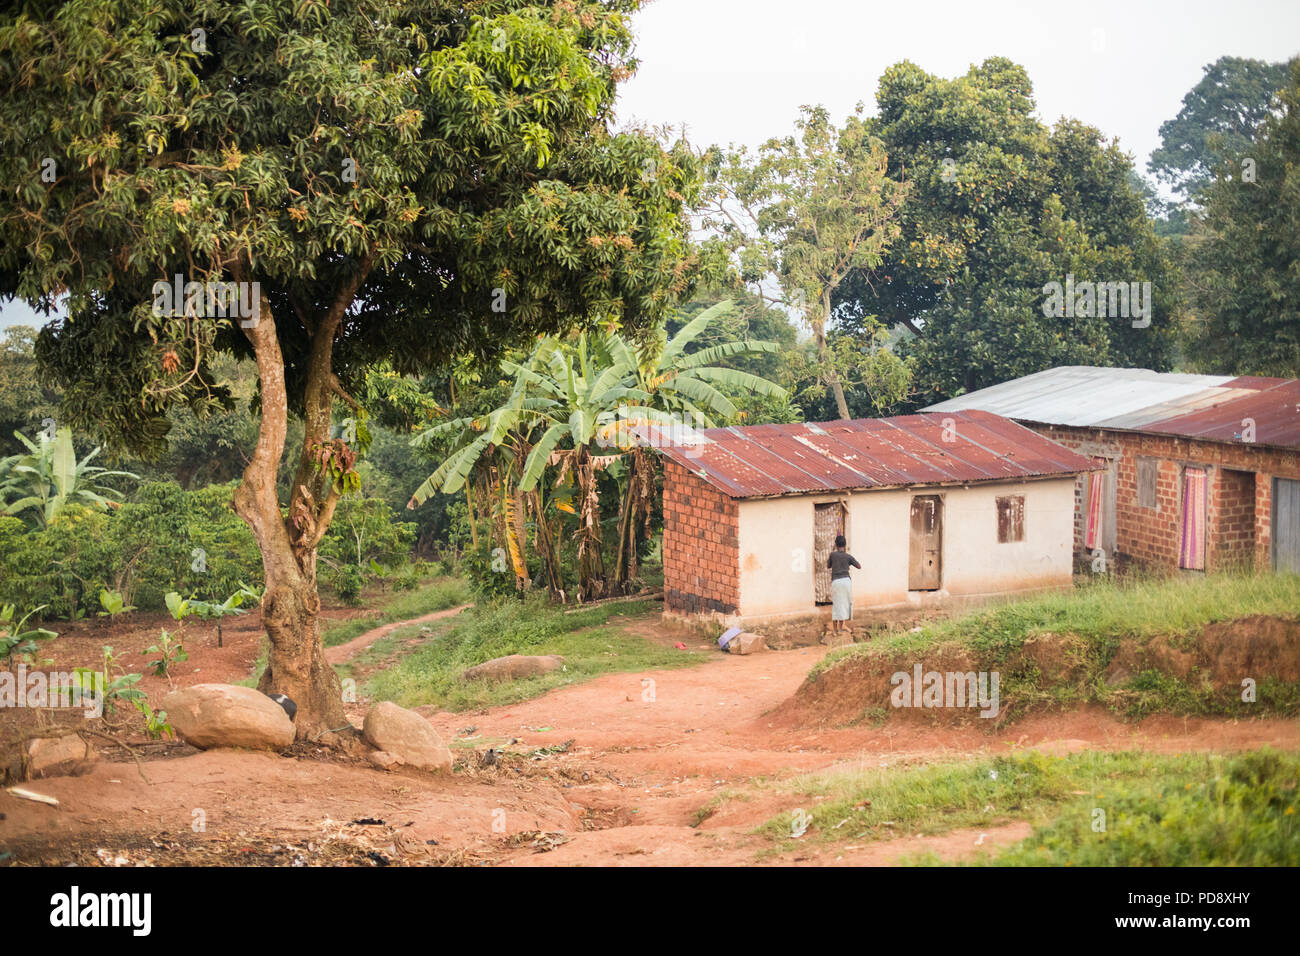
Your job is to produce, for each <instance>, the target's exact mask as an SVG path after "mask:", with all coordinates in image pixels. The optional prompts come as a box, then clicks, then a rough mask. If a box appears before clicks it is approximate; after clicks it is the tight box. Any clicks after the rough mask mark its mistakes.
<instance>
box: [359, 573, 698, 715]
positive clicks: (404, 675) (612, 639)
mask: <svg viewBox="0 0 1300 956" xmlns="http://www.w3.org/2000/svg"><path fill="white" fill-rule="evenodd" d="M657 610H658V607H657V605H654V604H652V603H651V602H648V601H640V602H631V603H611V604H604V605H600V606H597V607H592V608H585V609H583V610H580V611H571V612H569V613H564V611H562V610H560V609H558V608H553V607H551V606H549V605H548V604H547V603H546V601H545V599H541V598H539V599H534V600H529V601H517V600H506V601H502V602H497V603H493V604H487V605H481V606H479V607H477V608H475V609H474V610H473V611H469V612H466V614H464V615H462V616H460V617H457V618H456V623H455V626H454V627H453V628H452V629H451V631H450V632H449V633H448V634H446V635H444V636H442V637H440V638H438V639H437V640H433V641H429V642H428V643H426V644H424V645H422V646H421V647H419V648H416V649H415V650H413V651H412V652H411V653H410V654H409V655H407V656H406V657H404V658H402V660H401V661H399V662H398V663H397V665H396V666H394V667H392V668H389V669H388V670H385V671H381V672H379V673H377V674H375V675H374V676H373V677H372V678H371V680H370V681H369V683H368V684H367V685H366V694H367V695H368V696H370V697H372V698H374V699H375V700H391V701H394V702H395V703H398V704H400V705H402V706H403V707H415V706H419V705H421V704H432V705H434V706H436V707H439V708H441V709H443V710H451V711H461V710H471V709H475V708H480V707H491V706H495V705H498V704H508V703H514V702H516V701H521V700H527V699H528V698H531V697H536V696H538V695H539V694H542V693H544V692H546V691H547V690H550V689H551V688H553V687H559V686H562V685H565V684H572V683H576V682H580V681H584V680H590V679H591V678H593V677H597V676H599V675H601V674H608V673H613V672H616V671H638V670H653V669H658V668H666V667H683V666H687V665H691V664H697V663H700V662H702V661H704V660H706V659H707V655H705V654H702V653H700V652H697V651H679V650H675V649H674V648H671V647H666V646H664V645H661V644H656V643H654V642H653V641H648V640H646V639H645V638H643V637H639V636H637V635H634V634H630V633H628V632H626V631H625V630H623V629H622V628H621V627H619V626H618V619H619V618H621V617H633V616H648V615H649V614H651V613H652V612H654V611H657ZM507 654H559V655H560V656H562V657H563V658H564V659H565V669H564V670H561V671H553V672H552V673H550V674H542V675H538V676H536V677H529V678H525V679H523V680H517V681H501V682H489V681H474V682H470V683H466V682H462V681H461V680H460V675H461V673H462V672H463V671H464V670H465V669H466V668H468V667H472V666H473V665H475V664H481V663H483V662H484V661H488V660H491V659H493V658H495V657H504V656H506V655H507Z"/></svg>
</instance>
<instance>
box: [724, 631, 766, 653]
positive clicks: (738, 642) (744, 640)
mask: <svg viewBox="0 0 1300 956" xmlns="http://www.w3.org/2000/svg"><path fill="white" fill-rule="evenodd" d="M763 646H764V645H763V638H762V635H759V634H753V633H751V632H749V631H741V632H740V633H739V634H737V635H736V636H735V637H733V638H732V639H731V643H730V644H728V645H727V650H729V651H730V652H731V653H733V654H757V653H758V652H759V651H761V650H763Z"/></svg>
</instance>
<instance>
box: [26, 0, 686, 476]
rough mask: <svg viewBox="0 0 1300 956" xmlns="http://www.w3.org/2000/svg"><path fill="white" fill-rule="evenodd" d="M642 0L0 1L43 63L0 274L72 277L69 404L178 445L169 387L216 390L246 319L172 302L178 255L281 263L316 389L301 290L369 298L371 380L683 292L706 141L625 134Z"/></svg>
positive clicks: (277, 297) (66, 351)
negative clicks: (378, 372) (195, 314)
mask: <svg viewBox="0 0 1300 956" xmlns="http://www.w3.org/2000/svg"><path fill="white" fill-rule="evenodd" d="M637 6H638V2H637V0H605V2H600V3H596V2H589V0H578V2H575V3H573V4H566V5H564V6H563V7H554V6H552V5H550V4H533V3H528V2H519V0H507V2H500V3H494V4H492V5H490V6H488V7H482V6H478V5H470V6H465V5H463V4H446V3H441V2H437V3H434V2H421V3H419V4H417V5H416V6H415V7H412V6H411V5H410V4H409V3H407V2H405V0H401V2H398V0H334V2H331V3H330V4H328V5H326V4H314V5H311V6H310V7H309V9H308V10H307V12H304V7H303V6H302V4H301V3H298V2H296V0H294V2H290V0H258V2H255V3H250V4H242V5H234V6H232V5H230V4H227V3H225V2H223V0H197V2H194V3H179V2H176V0H166V2H163V3H161V4H157V5H154V6H151V7H141V6H140V5H138V4H133V3H127V2H124V0H107V2H106V0H72V2H70V3H68V4H65V5H64V6H63V7H61V8H60V11H59V16H58V17H53V16H46V17H36V16H32V15H31V14H24V13H23V12H22V9H21V8H19V9H18V10H7V11H6V12H5V13H4V14H3V15H0V55H3V58H4V60H5V62H12V63H23V64H24V76H26V77H28V78H29V79H31V82H30V83H29V82H22V83H19V82H17V81H16V79H15V78H13V77H10V78H9V79H8V81H7V82H6V85H5V96H4V98H3V99H2V100H0V102H2V103H3V113H2V115H0V144H2V146H3V148H0V157H3V159H2V160H0V173H2V174H3V176H4V178H5V181H6V182H9V183H12V184H14V188H13V189H10V190H8V191H7V192H6V193H5V197H6V198H5V199H4V201H3V203H0V228H2V229H3V231H4V232H5V235H6V238H7V240H8V241H6V243H5V244H4V246H3V252H0V276H3V277H4V282H3V287H2V288H0V292H18V293H19V294H20V295H21V296H22V297H23V298H24V299H26V300H27V301H29V302H35V303H40V302H42V301H45V300H52V299H53V298H54V297H55V296H56V295H57V294H60V293H61V292H62V291H63V290H64V289H65V288H66V289H67V291H68V293H69V295H70V305H69V309H70V315H71V318H72V321H69V322H66V323H64V324H63V325H62V326H60V327H58V328H54V329H47V330H45V331H43V332H42V338H41V343H42V344H41V345H40V346H39V347H38V352H39V354H40V356H41V359H42V361H43V362H45V363H46V364H47V367H48V368H49V369H50V370H52V371H54V372H55V376H56V378H57V380H58V381H59V383H60V384H61V385H63V387H65V388H66V390H67V394H66V396H65V397H66V406H65V407H66V409H67V410H68V412H69V414H71V415H72V416H73V417H74V418H76V419H77V420H76V422H74V424H76V425H77V426H78V427H84V428H85V429H86V430H93V431H94V432H96V433H100V434H102V435H103V437H104V439H105V441H110V440H111V441H112V442H113V444H114V447H121V446H122V445H124V444H125V445H127V446H129V447H130V448H132V449H135V450H138V451H140V452H141V453H147V454H156V453H158V452H159V451H160V450H161V447H162V444H163V441H164V435H165V433H166V431H167V428H168V421H167V419H166V411H167V409H168V408H169V407H170V406H172V405H173V404H188V405H190V406H191V407H194V408H196V409H213V408H216V407H218V406H220V405H221V404H222V401H223V396H222V395H221V390H220V389H218V388H215V387H214V382H213V379H212V375H211V369H210V364H209V363H210V358H211V356H212V355H213V354H215V352H216V351H233V352H235V353H237V354H247V350H248V343H247V340H246V339H245V337H244V336H243V334H242V331H241V330H240V329H239V328H237V327H236V326H235V325H234V324H233V323H232V322H231V321H230V320H229V319H224V320H220V321H213V322H187V321H185V320H184V319H183V318H182V317H171V316H156V315H154V314H153V311H152V308H151V306H152V302H151V286H152V284H153V283H154V282H155V281H157V280H159V279H163V278H166V279H168V280H170V279H171V277H172V276H173V275H174V274H176V273H182V274H184V275H185V277H186V279H188V280H193V281H201V280H214V281H226V280H231V279H239V280H243V281H250V282H251V281H260V282H261V283H262V286H263V288H264V289H265V290H267V292H268V293H269V305H270V309H271V312H272V315H269V316H267V315H264V316H263V321H268V320H273V321H275V323H276V326H277V331H278V333H279V335H280V343H279V344H280V349H281V351H282V353H283V355H284V360H285V365H286V367H287V368H288V369H289V370H290V378H291V381H290V383H289V385H290V389H291V391H292V392H293V393H294V398H295V404H298V405H301V401H302V398H303V392H302V388H303V387H304V385H305V382H304V381H303V379H302V378H301V377H300V376H301V373H302V372H303V371H304V370H305V369H306V368H307V366H308V364H309V363H308V361H307V359H308V355H309V353H310V351H311V346H312V341H313V340H312V336H311V335H310V334H304V333H303V332H302V326H301V324H300V323H299V322H298V320H297V318H296V316H295V310H300V311H301V314H303V315H324V314H325V313H326V311H327V310H328V309H329V308H330V307H331V306H333V305H334V303H335V301H336V300H338V299H339V298H340V295H342V296H343V301H342V302H341V303H340V307H341V308H346V307H348V306H349V305H351V304H352V302H353V300H354V297H355V300H356V301H358V302H360V303H363V305H362V306H360V307H359V308H358V309H357V310H356V315H355V316H352V317H350V318H349V325H350V327H351V326H355V328H356V329H357V330H358V332H360V330H364V332H361V333H360V334H353V333H351V332H350V333H349V334H347V335H345V336H340V337H339V339H338V341H337V343H336V345H335V351H334V362H333V367H334V369H335V370H337V372H338V374H339V376H340V378H342V379H343V382H344V384H345V385H346V386H349V388H350V390H352V391H354V392H355V391H357V390H359V386H360V385H361V384H362V382H363V381H364V375H365V372H366V369H367V368H368V367H369V366H371V365H374V364H378V363H380V362H382V361H384V360H385V359H391V360H392V362H393V364H394V365H396V366H398V371H400V372H403V373H409V372H411V371H414V370H416V369H418V368H434V367H437V366H438V365H440V364H441V363H443V362H444V361H446V360H447V359H448V358H449V357H451V356H452V355H456V354H461V353H465V352H477V353H479V354H481V355H483V354H487V353H490V352H493V351H496V350H498V349H500V348H502V347H506V346H508V345H509V344H511V343H512V342H519V341H526V340H527V339H528V338H529V337H531V336H532V335H534V334H536V333H538V332H541V331H554V330H555V328H556V327H557V326H559V325H561V324H564V323H569V322H573V321H578V322H582V321H587V320H590V319H592V318H594V317H597V316H600V317H604V316H606V315H609V314H619V315H622V316H623V317H625V318H626V319H627V320H628V321H629V322H631V323H632V324H640V323H644V322H646V321H648V320H650V319H653V318H654V317H655V316H657V315H660V314H662V312H663V310H664V308H665V307H666V306H667V305H668V304H669V303H670V301H671V299H672V298H673V297H674V296H675V295H677V294H678V293H680V292H683V291H688V290H689V286H690V284H691V282H692V281H693V280H692V276H691V272H692V263H691V261H690V255H691V253H690V247H689V243H688V239H687V232H688V228H687V225H688V224H687V222H686V218H685V216H684V209H685V208H686V206H687V204H688V203H689V202H690V201H691V199H692V198H693V195H694V193H695V191H696V189H697V181H698V162H697V161H696V159H695V157H694V155H693V154H692V153H691V151H690V150H689V149H688V148H687V147H686V146H685V144H678V145H675V146H673V147H672V148H671V149H665V148H664V147H662V146H661V145H660V144H659V143H658V142H657V141H656V139H655V138H654V137H653V136H651V135H646V134H643V133H640V132H625V133H620V132H614V131H613V130H612V129H611V127H612V107H613V101H614V97H615V94H616V89H617V84H618V83H619V82H620V81H621V80H622V79H625V78H626V77H627V76H629V75H630V72H631V69H632V68H633V67H634V65H635V61H634V60H633V58H632V56H631V47H632V36H631V34H630V31H629V27H630V18H629V14H630V13H631V12H632V11H633V10H634V9H635V8H636V7H637ZM196 27H199V28H202V29H203V30H204V33H205V36H206V43H205V44H204V45H202V47H201V48H196V46H195V44H194V42H193V38H192V33H191V31H193V30H194V29H195V28H196ZM56 51H57V53H56ZM55 77H58V79H57V80H55V79H54V78H55ZM302 90H309V91H311V96H310V100H311V101H312V102H317V103H319V104H321V105H322V109H321V110H317V109H315V108H312V107H310V106H309V107H308V108H304V107H303V99H302V93H301V91H302ZM236 91H237V92H236ZM325 104H328V108H325V107H324V105H325ZM303 144H311V147H312V148H310V149H305V148H304V147H303ZM46 158H50V159H51V160H52V161H53V163H54V169H55V172H56V177H57V178H56V184H55V185H53V186H51V184H50V183H47V182H45V181H44V180H43V179H42V178H41V174H42V171H43V169H44V168H46V167H44V166H43V163H44V160H45V159H46ZM106 176H109V180H108V181H109V182H111V183H112V184H113V186H114V188H111V189H106V188H102V187H103V184H104V181H105V177H106ZM74 210H77V211H78V212H76V213H75V214H73V211H74ZM358 270H361V271H363V273H364V275H363V276H362V281H361V282H360V284H359V285H357V284H356V283H355V281H354V280H355V278H356V276H357V273H358ZM232 273H235V274H232ZM496 289H501V290H502V291H503V292H504V295H505V296H506V302H507V303H508V307H507V308H505V309H495V310H494V309H493V308H492V303H493V300H494V290H496ZM295 376H299V377H297V378H295Z"/></svg>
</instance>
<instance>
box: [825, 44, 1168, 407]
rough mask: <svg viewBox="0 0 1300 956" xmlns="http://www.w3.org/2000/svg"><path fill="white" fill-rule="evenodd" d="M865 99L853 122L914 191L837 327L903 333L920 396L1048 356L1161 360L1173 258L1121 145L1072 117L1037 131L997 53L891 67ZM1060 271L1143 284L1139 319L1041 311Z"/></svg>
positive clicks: (860, 274) (1075, 361) (1064, 361)
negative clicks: (1146, 319) (874, 110)
mask: <svg viewBox="0 0 1300 956" xmlns="http://www.w3.org/2000/svg"><path fill="white" fill-rule="evenodd" d="M876 99H877V103H878V106H879V112H878V115H877V116H875V117H871V118H867V119H864V120H862V122H863V123H864V125H865V126H866V127H867V129H868V131H869V132H870V133H871V134H872V135H873V136H876V137H878V138H879V139H880V140H881V141H882V142H883V144H884V148H885V150H886V152H887V153H888V156H889V167H888V168H889V174H890V176H891V178H895V179H902V178H904V177H905V178H906V180H907V181H908V182H909V183H910V184H911V186H910V192H909V194H908V199H907V202H906V203H905V204H904V206H903V208H902V210H901V212H900V217H899V224H900V227H901V234H900V235H899V237H898V239H897V240H896V241H895V242H893V243H892V244H891V246H890V248H889V250H888V251H887V252H886V253H885V255H884V258H883V261H882V262H881V264H880V265H879V266H878V267H877V268H875V269H874V270H873V271H871V272H868V271H866V270H858V271H856V272H855V273H854V274H853V275H851V276H849V277H848V278H846V279H845V281H844V283H843V284H842V286H841V288H840V294H839V296H838V297H837V299H836V307H837V310H838V311H837V314H838V315H839V316H840V318H841V325H842V327H843V328H845V329H847V330H852V329H853V328H854V327H855V325H856V324H857V323H858V322H859V321H860V320H859V317H860V316H862V317H870V316H877V317H878V320H873V321H879V322H882V323H884V324H885V325H886V326H891V327H892V326H894V325H895V324H898V323H901V324H902V325H903V326H904V327H906V328H907V329H908V331H909V332H910V333H911V335H912V337H910V338H906V339H904V340H903V341H900V342H899V344H898V350H899V353H900V355H903V356H904V357H911V358H914V359H915V362H916V366H915V384H916V387H917V395H918V397H917V399H916V401H917V402H918V403H919V404H922V405H925V404H929V403H930V402H933V401H937V400H940V399H942V398H946V397H950V396H952V395H956V394H959V393H961V392H963V391H970V390H974V389H978V388H983V387H985V386H988V385H993V384H996V383H998V382H1003V381H1006V380H1008V379H1011V378H1016V377H1018V376H1022V375H1027V374H1029V373H1032V372H1036V371H1040V370H1042V369H1045V368H1050V367H1053V366H1057V365H1134V366H1138V367H1142V368H1152V369H1158V370H1159V369H1166V368H1168V367H1169V364H1170V348H1171V345H1172V341H1173V332H1174V325H1173V321H1172V316H1173V315H1174V313H1175V311H1176V307H1177V299H1176V296H1175V292H1176V286H1175V281H1174V275H1173V273H1172V263H1171V262H1170V260H1169V257H1168V254H1167V252H1166V251H1165V249H1164V247H1163V246H1162V244H1161V243H1160V242H1159V241H1158V240H1157V239H1156V236H1155V234H1154V231H1153V228H1152V226H1151V223H1150V221H1149V220H1148V218H1147V216H1146V210H1145V206H1144V204H1143V200H1142V195H1141V192H1140V190H1138V189H1136V188H1135V187H1134V186H1133V184H1132V181H1131V176H1132V172H1133V167H1132V162H1131V160H1130V159H1129V158H1128V157H1127V156H1126V155H1125V154H1124V153H1123V152H1122V151H1121V150H1120V149H1119V147H1118V145H1116V144H1114V143H1112V142H1108V141H1106V139H1105V138H1104V137H1103V135H1102V134H1101V132H1100V131H1098V130H1097V129H1094V128H1092V127H1090V126H1087V125H1085V124H1082V123H1079V122H1078V121H1075V120H1069V119H1066V120H1062V121H1060V122H1059V123H1058V124H1057V125H1056V126H1055V127H1052V128H1050V129H1049V128H1048V127H1046V126H1045V125H1043V124H1042V123H1041V122H1040V121H1039V120H1038V119H1037V117H1036V116H1035V115H1034V109H1035V104H1034V98H1033V88H1032V85H1031V83H1030V81H1029V77H1028V75H1027V74H1026V73H1025V70H1024V69H1023V68H1022V67H1020V66H1018V65H1017V64H1015V63H1012V62H1011V61H1009V60H1006V59H1003V58H997V57H995V58H990V59H988V60H985V61H984V62H983V63H982V64H980V65H978V66H974V67H972V68H971V69H970V71H969V72H968V73H966V75H964V76H959V77H956V78H955V79H951V80H949V79H944V78H942V77H937V76H933V75H931V74H928V73H925V72H924V71H923V70H921V69H920V68H919V67H917V66H916V65H914V64H912V63H907V62H904V63H899V64H895V65H894V66H892V67H890V68H889V69H888V70H886V71H885V73H884V75H883V76H882V77H881V79H880V84H879V89H878V92H877V97H876ZM1067 274H1073V275H1074V276H1075V278H1076V280H1091V281H1116V282H1119V281H1124V282H1130V281H1149V282H1151V283H1152V293H1153V297H1154V303H1153V314H1152V317H1151V322H1150V325H1149V326H1148V327H1146V328H1133V327H1132V324H1131V321H1132V320H1131V319H1123V318H1102V317H1095V316H1094V317H1091V318H1087V317H1083V316H1077V317H1061V318H1054V317H1048V316H1045V315H1044V314H1043V309H1042V304H1043V299H1044V292H1043V287H1044V286H1045V285H1046V284H1047V283H1049V282H1053V281H1055V282H1064V281H1065V277H1066V275H1067ZM868 280H871V281H868Z"/></svg>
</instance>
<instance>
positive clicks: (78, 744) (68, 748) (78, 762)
mask: <svg viewBox="0 0 1300 956" xmlns="http://www.w3.org/2000/svg"><path fill="white" fill-rule="evenodd" d="M98 759H99V753H98V752H97V751H96V750H95V748H94V747H92V746H90V744H88V743H87V742H86V741H85V740H84V739H83V738H82V737H81V736H80V735H79V734H64V735H63V736H62V737H37V738H36V739H34V740H31V741H28V743H27V775H28V776H29V777H67V776H76V775H77V774H80V773H84V772H85V771H87V770H89V769H90V766H91V764H93V763H94V762H95V761H96V760H98Z"/></svg>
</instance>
